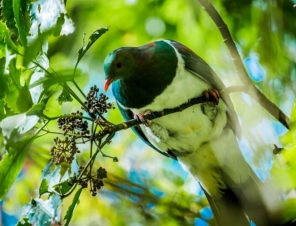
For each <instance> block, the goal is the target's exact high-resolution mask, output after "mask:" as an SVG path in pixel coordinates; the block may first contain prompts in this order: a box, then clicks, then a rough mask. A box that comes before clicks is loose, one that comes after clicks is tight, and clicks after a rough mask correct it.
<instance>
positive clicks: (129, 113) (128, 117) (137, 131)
mask: <svg viewBox="0 0 296 226" xmlns="http://www.w3.org/2000/svg"><path fill="white" fill-rule="evenodd" d="M117 106H118V108H119V111H120V113H121V115H122V116H123V118H124V120H126V121H128V120H131V119H134V114H133V113H132V111H131V110H125V109H123V108H122V107H121V106H120V105H119V104H117ZM132 130H133V131H134V133H135V134H136V135H137V136H138V137H140V138H141V140H142V141H144V142H145V143H146V144H147V145H149V146H150V147H152V148H153V149H154V150H156V151H158V152H159V153H160V154H162V155H164V156H166V157H171V158H173V159H176V160H177V158H176V157H175V156H174V155H173V154H170V151H168V152H164V151H161V150H159V149H157V148H156V147H154V146H153V145H152V144H151V143H150V142H149V140H148V139H147V137H146V136H145V134H144V133H143V131H142V130H141V128H140V127H139V126H134V127H132Z"/></svg>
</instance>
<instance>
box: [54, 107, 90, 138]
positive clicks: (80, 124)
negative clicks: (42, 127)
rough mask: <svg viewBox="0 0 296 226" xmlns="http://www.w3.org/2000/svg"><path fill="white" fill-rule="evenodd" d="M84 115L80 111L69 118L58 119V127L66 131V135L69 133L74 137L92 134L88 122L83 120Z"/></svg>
mask: <svg viewBox="0 0 296 226" xmlns="http://www.w3.org/2000/svg"><path fill="white" fill-rule="evenodd" d="M82 116H83V113H82V112H80V111H77V112H73V113H71V115H69V116H65V117H63V118H59V119H58V127H59V128H60V129H62V130H63V131H64V135H66V134H68V133H69V132H70V133H71V134H72V135H78V136H86V135H88V134H89V133H90V132H89V130H88V122H87V121H86V120H84V121H83V120H82V118H81V117H82Z"/></svg>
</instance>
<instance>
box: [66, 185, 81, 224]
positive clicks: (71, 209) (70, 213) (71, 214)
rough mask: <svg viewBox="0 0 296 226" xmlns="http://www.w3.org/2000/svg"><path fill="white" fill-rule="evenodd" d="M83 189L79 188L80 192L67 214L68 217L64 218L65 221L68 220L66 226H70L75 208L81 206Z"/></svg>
mask: <svg viewBox="0 0 296 226" xmlns="http://www.w3.org/2000/svg"><path fill="white" fill-rule="evenodd" d="M82 189H83V188H79V189H78V191H77V192H76V193H75V195H74V198H73V201H72V203H71V205H70V206H69V208H68V210H67V212H66V215H65V217H64V220H66V222H65V226H68V225H69V223H70V221H71V219H72V216H73V213H74V210H75V207H76V206H77V205H78V204H79V197H80V194H81V191H82Z"/></svg>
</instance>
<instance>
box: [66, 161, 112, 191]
mask: <svg viewBox="0 0 296 226" xmlns="http://www.w3.org/2000/svg"><path fill="white" fill-rule="evenodd" d="M83 170H84V167H82V166H81V167H79V170H78V174H81V173H82V171H83ZM104 178H107V171H106V169H104V168H103V167H100V168H99V169H97V173H96V174H95V175H91V174H89V172H88V171H87V170H84V172H83V176H82V177H81V178H80V179H78V178H77V176H76V175H75V176H74V177H72V178H71V180H70V181H69V184H70V185H72V184H73V183H78V184H79V185H80V186H81V187H82V188H87V186H88V183H89V184H90V186H91V188H90V192H91V193H92V195H93V196H95V195H96V194H97V190H99V189H101V187H103V186H104V183H103V179H104Z"/></svg>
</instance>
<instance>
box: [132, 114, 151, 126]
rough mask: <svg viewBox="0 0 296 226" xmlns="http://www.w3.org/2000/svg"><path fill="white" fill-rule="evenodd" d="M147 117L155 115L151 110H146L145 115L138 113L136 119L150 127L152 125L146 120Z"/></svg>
mask: <svg viewBox="0 0 296 226" xmlns="http://www.w3.org/2000/svg"><path fill="white" fill-rule="evenodd" d="M145 115H153V112H152V111H150V110H146V111H145V112H144V114H142V113H137V114H136V119H137V120H139V121H140V122H142V123H144V125H145V126H147V127H149V126H151V124H152V121H151V120H148V119H145V117H144V116H145Z"/></svg>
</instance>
